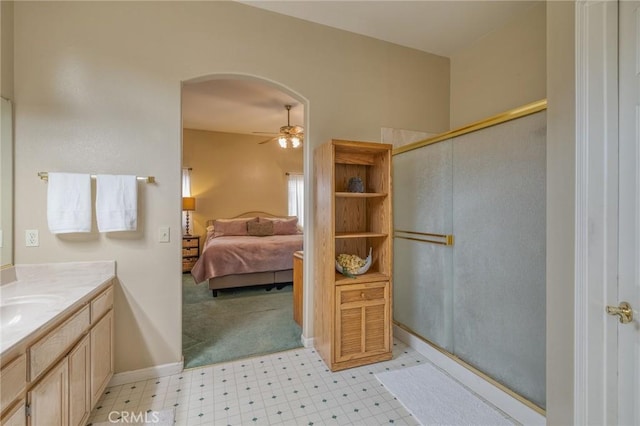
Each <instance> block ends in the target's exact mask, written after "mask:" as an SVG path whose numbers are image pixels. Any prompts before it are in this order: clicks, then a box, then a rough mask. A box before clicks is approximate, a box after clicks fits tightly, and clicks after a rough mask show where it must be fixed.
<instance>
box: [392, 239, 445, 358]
mask: <svg viewBox="0 0 640 426" xmlns="http://www.w3.org/2000/svg"><path fill="white" fill-rule="evenodd" d="M394 245H395V246H394V249H393V251H394V254H393V261H394V264H393V317H394V319H395V320H396V321H399V322H400V323H401V324H403V325H405V326H407V327H409V328H410V329H411V330H413V331H414V332H416V333H417V334H419V335H420V336H423V337H428V339H429V340H430V341H431V342H433V343H435V344H436V345H438V346H440V347H442V348H444V349H446V350H448V351H449V352H453V330H452V327H453V310H452V306H453V305H452V302H453V301H452V295H453V293H452V291H451V259H452V256H451V255H452V251H451V249H450V248H448V247H444V246H439V245H435V244H427V243H423V242H418V241H411V240H405V239H401V238H396V239H395V240H394ZM443 277H446V278H445V279H443Z"/></svg>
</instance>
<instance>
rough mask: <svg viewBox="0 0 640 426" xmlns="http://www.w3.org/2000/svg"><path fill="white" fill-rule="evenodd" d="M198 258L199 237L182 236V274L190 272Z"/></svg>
mask: <svg viewBox="0 0 640 426" xmlns="http://www.w3.org/2000/svg"><path fill="white" fill-rule="evenodd" d="M198 257H200V236H199V235H183V236H182V272H183V273H185V272H191V268H193V265H195V264H196V261H197V260H198Z"/></svg>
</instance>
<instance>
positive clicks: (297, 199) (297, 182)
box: [287, 173, 304, 227]
mask: <svg viewBox="0 0 640 426" xmlns="http://www.w3.org/2000/svg"><path fill="white" fill-rule="evenodd" d="M287 181H288V191H289V192H288V194H289V195H288V200H289V216H298V224H299V225H300V227H302V224H303V223H304V216H303V215H304V175H302V174H300V173H287Z"/></svg>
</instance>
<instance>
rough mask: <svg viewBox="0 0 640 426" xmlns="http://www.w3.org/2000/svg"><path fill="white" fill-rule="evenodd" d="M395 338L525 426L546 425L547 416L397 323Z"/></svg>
mask: <svg viewBox="0 0 640 426" xmlns="http://www.w3.org/2000/svg"><path fill="white" fill-rule="evenodd" d="M393 337H395V338H397V339H398V340H400V341H401V342H403V343H405V344H407V345H408V346H410V347H411V348H413V349H415V350H416V351H417V352H418V353H420V354H422V355H424V356H425V357H426V358H427V359H428V360H429V361H431V362H433V363H434V364H435V365H437V366H438V367H440V368H442V369H443V370H445V371H446V372H447V373H449V374H450V375H451V377H453V378H454V379H456V380H458V381H459V382H460V383H462V384H463V385H465V386H466V387H467V388H469V389H471V390H472V391H474V392H475V393H477V394H478V395H480V396H481V397H482V398H484V399H486V400H487V401H489V402H490V403H492V404H493V405H495V406H496V407H498V408H499V409H500V410H502V411H504V412H505V413H507V414H508V415H509V416H511V417H512V418H514V419H515V420H516V421H518V422H519V423H521V424H523V425H527V426H529V425H545V424H546V418H545V416H543V415H542V414H540V413H538V412H537V411H535V410H534V409H532V408H530V407H528V406H526V405H525V404H523V403H522V402H520V401H518V400H517V399H516V398H514V397H512V396H511V395H509V394H508V393H506V392H504V391H503V390H502V389H500V388H498V387H496V386H494V385H493V384H491V383H489V382H488V381H486V380H485V379H483V378H482V377H480V376H478V375H477V374H475V373H473V372H472V371H471V370H469V369H467V368H465V367H464V366H463V365H461V364H458V363H457V362H455V361H454V360H452V359H451V358H449V357H448V356H446V355H445V354H443V353H442V352H440V351H438V350H437V349H435V348H434V347H432V346H431V345H429V344H428V343H426V342H424V341H423V340H422V339H420V338H418V337H416V336H414V335H413V334H411V333H409V332H408V331H406V330H404V329H402V328H400V327H398V326H396V325H394V326H393Z"/></svg>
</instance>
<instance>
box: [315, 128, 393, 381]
mask: <svg viewBox="0 0 640 426" xmlns="http://www.w3.org/2000/svg"><path fill="white" fill-rule="evenodd" d="M391 149H392V147H391V145H387V144H379V143H370V142H354V141H344V140H332V141H329V142H327V143H325V144H324V145H322V146H320V147H318V148H317V149H316V151H315V176H316V188H315V189H316V191H315V195H316V199H315V216H314V225H315V244H314V250H315V260H316V265H317V266H316V268H315V277H314V278H315V285H314V299H315V305H316V309H315V318H314V319H315V320H314V341H315V345H316V349H317V350H318V353H320V356H321V357H322V359H323V360H324V361H325V363H326V364H327V365H328V366H329V368H330V369H331V370H332V371H336V370H342V369H345V368H350V367H356V366H360V365H365V364H369V363H373V362H378V361H384V360H388V359H391V356H392V353H391V345H392V341H393V339H392V327H391V318H392V316H391V306H392V303H391V294H392V291H391V289H392V264H393V254H392V253H393V252H392V216H391V205H392V204H391ZM352 177H359V178H360V179H361V180H362V182H363V183H364V187H365V192H364V193H352V192H347V191H346V189H347V186H348V182H349V179H350V178H352ZM369 248H372V249H373V254H372V258H373V261H372V264H371V267H370V269H369V271H367V273H365V274H363V275H359V276H356V277H355V278H351V277H347V276H344V275H342V274H340V273H338V272H337V271H336V270H335V267H334V266H335V258H336V256H337V255H338V254H340V253H347V254H357V255H358V256H359V257H361V258H363V259H364V258H365V257H366V256H367V255H368V253H369Z"/></svg>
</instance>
